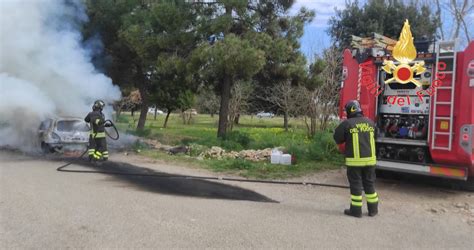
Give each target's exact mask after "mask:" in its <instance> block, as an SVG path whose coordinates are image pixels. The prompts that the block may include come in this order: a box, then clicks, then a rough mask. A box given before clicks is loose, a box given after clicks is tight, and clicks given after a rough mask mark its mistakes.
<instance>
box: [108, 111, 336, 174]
mask: <svg viewBox="0 0 474 250" xmlns="http://www.w3.org/2000/svg"><path fill="white" fill-rule="evenodd" d="M164 119H165V116H164V115H160V116H158V117H157V119H156V120H154V119H153V115H149V116H148V118H147V121H146V125H145V130H144V131H142V132H141V133H138V134H137V133H136V132H135V127H136V123H137V121H138V114H137V115H135V118H132V117H131V115H130V114H126V113H125V114H122V115H121V117H120V118H119V119H118V121H117V126H118V127H119V129H120V130H121V131H127V132H128V133H131V134H135V135H138V136H142V137H147V138H152V139H156V140H158V141H160V142H161V143H163V144H167V145H190V146H191V148H192V151H191V155H192V156H197V155H199V153H200V152H202V151H203V150H205V149H206V148H210V147H212V146H220V147H222V148H224V149H226V150H234V151H240V150H243V149H264V148H274V147H284V148H285V149H287V151H288V153H290V154H292V155H294V156H295V157H296V159H297V164H295V165H291V166H283V165H272V164H270V163H268V162H250V161H246V160H242V159H223V160H216V159H212V160H211V159H205V160H201V161H196V160H195V158H192V157H189V156H184V155H177V156H170V155H167V154H165V153H163V152H157V151H156V150H149V149H146V148H143V149H142V150H141V152H142V154H143V155H146V156H149V157H152V158H158V159H163V160H165V161H168V162H170V161H171V162H183V163H186V164H187V165H193V166H196V167H204V168H208V169H211V170H213V171H217V172H228V173H233V174H239V175H241V176H245V177H253V178H270V179H273V178H286V177H292V176H300V175H303V174H306V173H309V172H314V171H318V170H321V169H331V168H337V167H339V166H340V165H341V164H342V160H343V158H342V156H341V155H340V154H339V153H338V152H337V148H336V145H335V144H334V142H333V139H332V133H331V132H329V131H322V132H318V133H317V134H316V135H315V137H314V138H308V137H307V135H306V131H305V125H304V122H303V121H302V120H297V119H291V120H290V130H289V131H288V132H287V131H284V129H283V118H282V117H275V118H263V119H259V118H257V117H251V116H242V117H241V119H240V124H239V125H235V126H234V130H233V131H232V132H231V133H229V134H228V135H227V136H226V138H225V139H219V138H217V136H216V134H217V122H218V117H217V116H214V117H211V116H210V115H197V116H195V117H194V118H193V120H192V124H190V125H185V124H183V121H182V119H181V117H180V115H179V114H172V115H171V116H170V119H169V121H168V127H167V128H163V127H162V126H163V123H164Z"/></svg>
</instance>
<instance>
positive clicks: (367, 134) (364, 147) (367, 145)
mask: <svg viewBox="0 0 474 250" xmlns="http://www.w3.org/2000/svg"><path fill="white" fill-rule="evenodd" d="M345 110H346V113H347V120H345V121H343V122H342V123H341V124H339V126H338V127H337V128H336V130H335V132H334V140H335V141H336V143H337V144H342V143H345V153H344V154H345V161H346V166H347V179H348V180H349V185H350V192H351V205H350V209H346V210H344V214H346V215H349V216H354V217H362V190H364V192H365V197H366V199H367V208H368V210H369V216H371V217H372V216H375V215H377V213H378V201H379V198H378V195H377V192H375V186H374V182H375V164H376V155H375V137H376V129H375V124H374V122H373V121H371V120H370V119H369V118H367V117H364V115H363V113H362V109H361V107H360V103H359V102H358V101H356V100H351V101H349V102H347V104H346V105H345Z"/></svg>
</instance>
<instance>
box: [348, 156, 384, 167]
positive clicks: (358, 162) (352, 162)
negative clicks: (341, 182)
mask: <svg viewBox="0 0 474 250" xmlns="http://www.w3.org/2000/svg"><path fill="white" fill-rule="evenodd" d="M376 163H377V159H376V157H375V156H372V157H363V158H358V159H356V158H346V165H347V166H351V167H365V166H373V165H375V164H376Z"/></svg>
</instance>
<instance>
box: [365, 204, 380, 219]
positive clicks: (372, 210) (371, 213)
mask: <svg viewBox="0 0 474 250" xmlns="http://www.w3.org/2000/svg"><path fill="white" fill-rule="evenodd" d="M378 206H379V203H378V202H375V203H367V209H368V210H369V216H370V217H374V216H376V215H377V214H378V213H379V208H378Z"/></svg>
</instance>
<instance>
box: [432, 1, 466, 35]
mask: <svg viewBox="0 0 474 250" xmlns="http://www.w3.org/2000/svg"><path fill="white" fill-rule="evenodd" d="M435 2H436V5H433V6H436V7H435V8H434V11H435V13H436V17H437V18H438V20H442V19H443V16H444V17H445V18H446V19H453V20H454V23H453V24H451V23H450V25H446V24H445V25H443V24H444V22H439V23H438V24H439V26H438V30H439V32H440V37H441V39H442V40H445V39H450V40H453V39H456V38H462V37H461V33H462V32H464V36H465V39H466V41H467V42H470V41H471V33H470V31H471V32H472V29H471V30H470V29H469V28H468V26H469V23H468V20H469V18H468V17H469V15H473V13H474V2H473V1H469V0H449V1H448V2H441V1H440V0H435ZM471 20H472V18H471ZM446 23H447V22H446ZM448 34H450V35H448Z"/></svg>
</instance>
